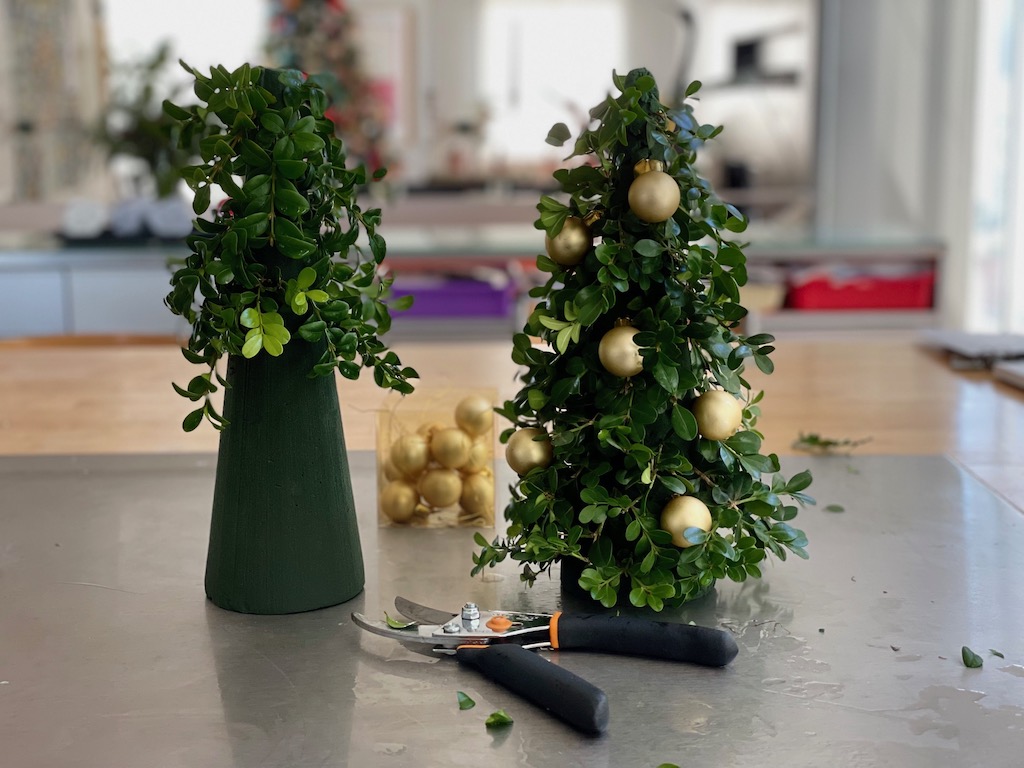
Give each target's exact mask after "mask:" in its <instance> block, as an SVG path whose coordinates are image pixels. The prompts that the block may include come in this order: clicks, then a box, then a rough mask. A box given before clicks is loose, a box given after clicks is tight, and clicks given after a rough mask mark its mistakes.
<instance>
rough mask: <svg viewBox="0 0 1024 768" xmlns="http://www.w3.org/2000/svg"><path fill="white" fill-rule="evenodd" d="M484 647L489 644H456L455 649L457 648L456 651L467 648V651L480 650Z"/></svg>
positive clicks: (487, 646)
mask: <svg viewBox="0 0 1024 768" xmlns="http://www.w3.org/2000/svg"><path fill="white" fill-rule="evenodd" d="M484 648H490V646H489V645H487V644H486V643H485V644H483V645H457V646H455V650H457V651H465V650H468V651H482V650H483V649H484Z"/></svg>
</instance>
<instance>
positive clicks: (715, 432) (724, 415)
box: [692, 389, 743, 440]
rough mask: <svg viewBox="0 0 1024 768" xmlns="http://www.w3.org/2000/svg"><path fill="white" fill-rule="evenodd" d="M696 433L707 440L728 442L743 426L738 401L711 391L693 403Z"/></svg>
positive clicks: (741, 410) (718, 391) (740, 406)
mask: <svg viewBox="0 0 1024 768" xmlns="http://www.w3.org/2000/svg"><path fill="white" fill-rule="evenodd" d="M692 410H693V416H694V418H695V419H696V420H697V431H698V432H700V436H701V437H704V438H707V439H708V440H728V439H729V438H730V437H732V436H733V435H734V434H736V430H738V429H739V428H740V426H741V425H742V424H743V406H742V405H740V401H739V400H737V399H736V398H735V397H733V396H732V395H730V394H729V393H728V392H723V391H722V390H720V389H712V390H710V391H708V392H705V393H704V394H702V395H700V396H699V397H698V398H697V399H696V400H694V401H693V409H692Z"/></svg>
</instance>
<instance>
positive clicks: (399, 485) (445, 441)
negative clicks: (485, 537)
mask: <svg viewBox="0 0 1024 768" xmlns="http://www.w3.org/2000/svg"><path fill="white" fill-rule="evenodd" d="M493 413H494V412H493V406H492V404H491V402H490V401H489V400H488V399H487V398H486V397H483V396H480V395H470V396H469V397H466V398H464V399H462V400H461V401H459V403H458V405H456V406H455V413H454V416H455V426H448V425H445V424H442V423H439V422H427V423H424V424H421V425H420V426H419V427H418V428H417V430H416V431H415V432H413V433H409V434H406V435H402V436H401V437H399V438H398V439H397V440H395V441H394V442H393V443H392V444H391V447H390V449H389V450H388V453H387V456H386V457H384V459H383V461H384V467H383V470H384V478H385V480H386V481H387V482H386V484H385V485H384V487H383V488H381V491H380V511H381V513H382V514H383V515H384V517H386V518H387V519H388V520H389V521H390V522H392V523H397V524H402V525H405V524H412V523H419V524H429V518H430V517H431V516H434V515H436V514H437V513H440V512H442V511H444V510H447V509H450V508H452V507H455V506H458V508H459V512H458V520H457V524H458V525H493V523H494V473H493V472H492V470H491V463H492V458H493V454H492V443H491V437H490V435H491V429H492V426H493V423H494V416H493Z"/></svg>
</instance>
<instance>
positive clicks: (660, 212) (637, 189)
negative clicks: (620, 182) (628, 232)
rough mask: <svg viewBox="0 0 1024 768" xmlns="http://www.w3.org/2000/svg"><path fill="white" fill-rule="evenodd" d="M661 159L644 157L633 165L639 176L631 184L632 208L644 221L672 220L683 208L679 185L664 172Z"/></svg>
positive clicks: (630, 203)
mask: <svg viewBox="0 0 1024 768" xmlns="http://www.w3.org/2000/svg"><path fill="white" fill-rule="evenodd" d="M664 168H665V166H664V164H663V163H662V162H661V161H660V160H641V161H640V162H638V163H637V164H636V165H635V166H633V172H634V173H635V174H636V178H635V179H633V183H632V184H630V185H629V209H630V210H631V211H633V213H635V214H636V216H637V218H638V219H640V220H641V221H646V222H647V223H648V224H658V223H660V222H662V221H668V220H669V219H671V218H672V215H673V214H674V213H675V212H676V211H677V210H678V209H679V201H680V200H681V199H682V196H681V194H680V192H679V184H678V183H676V180H675V179H673V178H672V177H671V176H669V175H668V174H667V173H665V171H664Z"/></svg>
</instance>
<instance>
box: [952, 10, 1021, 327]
mask: <svg viewBox="0 0 1024 768" xmlns="http://www.w3.org/2000/svg"><path fill="white" fill-rule="evenodd" d="M979 11H980V17H979V29H978V46H977V50H978V60H977V79H976V96H975V102H974V104H973V109H974V119H975V140H974V146H973V147H972V148H971V150H970V151H972V154H973V160H974V168H975V172H974V185H973V189H972V190H971V200H972V217H973V218H972V227H971V239H970V248H969V266H968V270H967V281H966V285H965V289H966V291H967V306H966V310H967V311H966V325H967V327H968V329H969V330H972V331H981V332H1014V333H1024V130H1022V129H1024V8H1022V6H1021V4H1020V3H1019V2H1015V0H981V4H980V8H979Z"/></svg>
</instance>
